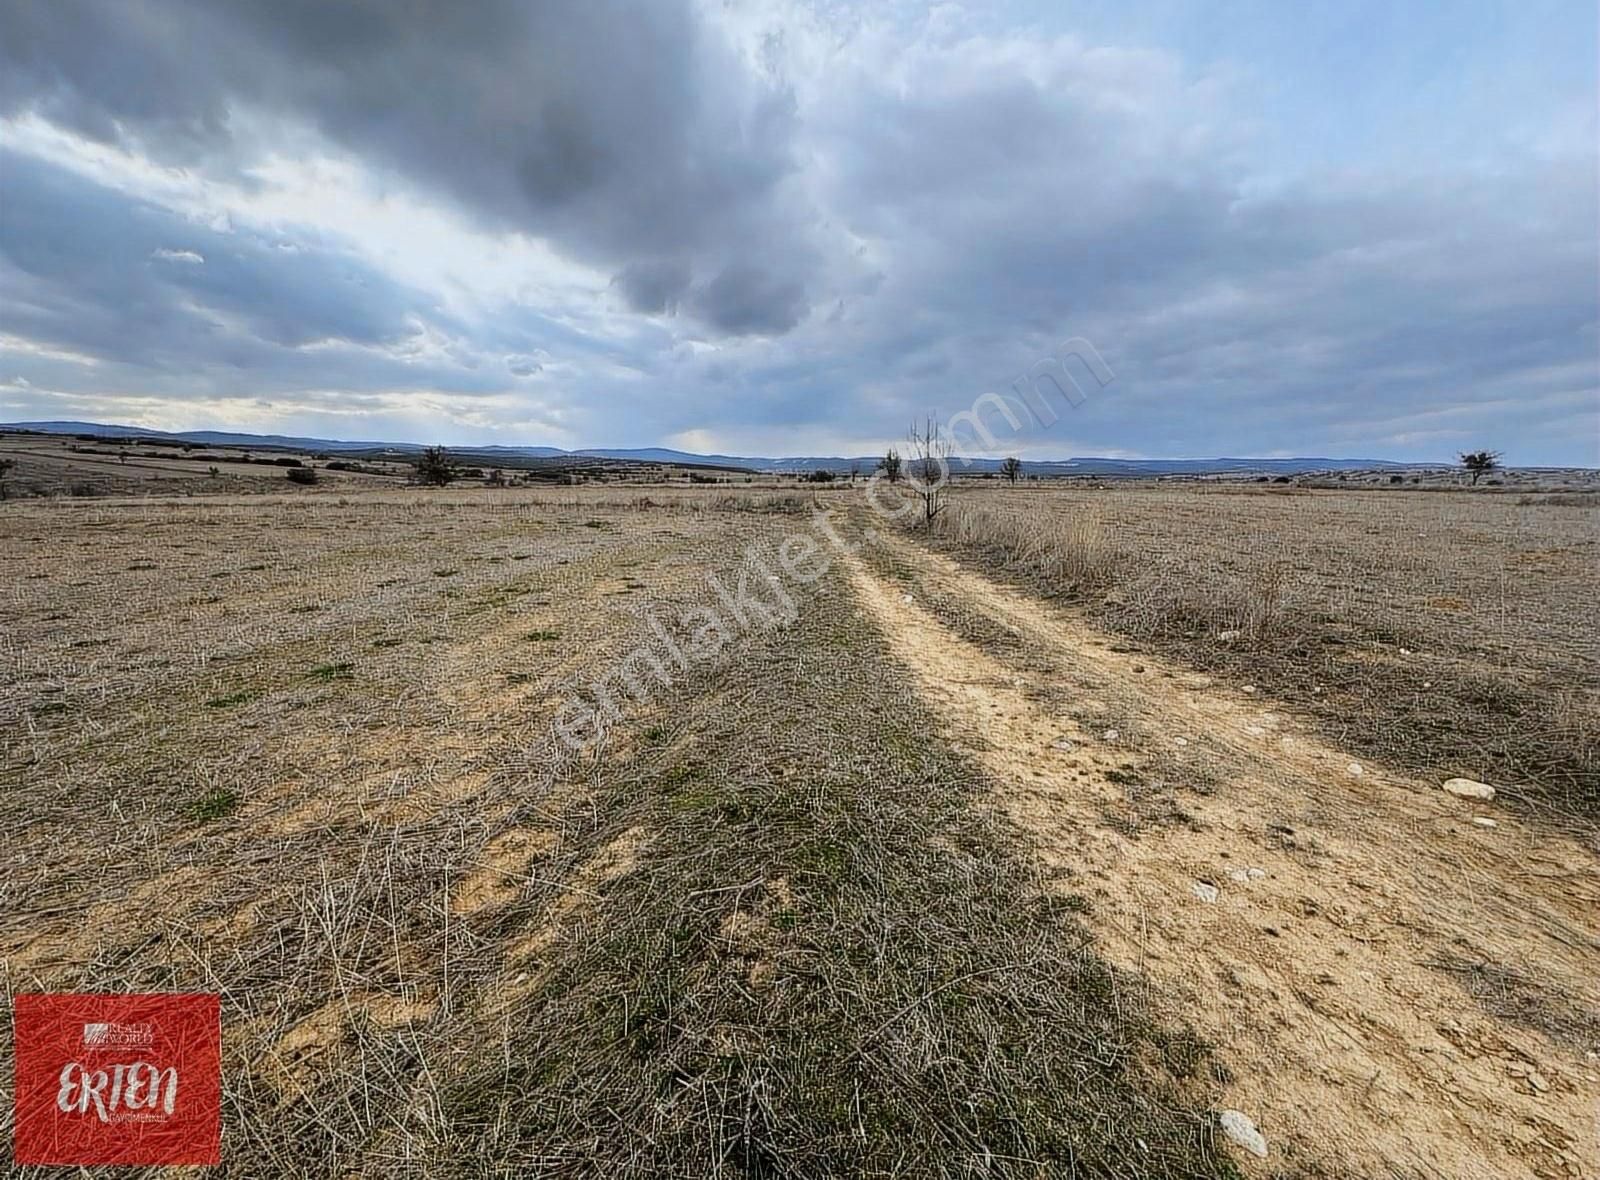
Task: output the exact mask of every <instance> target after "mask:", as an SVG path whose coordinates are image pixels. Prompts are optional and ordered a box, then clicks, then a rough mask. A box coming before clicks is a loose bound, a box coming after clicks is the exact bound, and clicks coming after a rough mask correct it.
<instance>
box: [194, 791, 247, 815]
mask: <svg viewBox="0 0 1600 1180" xmlns="http://www.w3.org/2000/svg"><path fill="white" fill-rule="evenodd" d="M238 806H239V796H238V795H236V794H234V792H233V791H231V790H229V789H228V788H227V787H213V788H212V789H211V790H209V791H207V792H206V793H205V794H204V795H201V796H200V798H198V799H196V800H195V801H194V802H193V803H191V804H189V808H188V814H189V818H190V819H192V820H195V821H196V822H198V823H203V824H204V823H210V822H211V821H212V820H218V819H221V818H222V817H223V816H225V815H228V814H230V813H231V812H232V811H233V810H234V808H236V807H238Z"/></svg>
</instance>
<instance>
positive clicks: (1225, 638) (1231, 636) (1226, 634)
mask: <svg viewBox="0 0 1600 1180" xmlns="http://www.w3.org/2000/svg"><path fill="white" fill-rule="evenodd" d="M1242 634H1244V632H1242V631H1218V632H1217V638H1218V639H1220V640H1221V641H1222V642H1223V643H1232V642H1233V641H1234V640H1235V639H1237V638H1239V636H1240V635H1242Z"/></svg>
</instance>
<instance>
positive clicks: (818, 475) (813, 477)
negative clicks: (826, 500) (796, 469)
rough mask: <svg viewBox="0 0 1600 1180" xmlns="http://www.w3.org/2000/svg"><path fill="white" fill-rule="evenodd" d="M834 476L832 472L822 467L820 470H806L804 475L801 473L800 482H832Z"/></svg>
mask: <svg viewBox="0 0 1600 1180" xmlns="http://www.w3.org/2000/svg"><path fill="white" fill-rule="evenodd" d="M834 478H835V477H834V474H833V472H831V471H829V470H827V469H826V468H823V469H822V470H820V471H810V472H807V473H806V474H805V475H802V476H801V477H800V482H802V483H832V482H833V481H834Z"/></svg>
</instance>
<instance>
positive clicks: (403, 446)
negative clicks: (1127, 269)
mask: <svg viewBox="0 0 1600 1180" xmlns="http://www.w3.org/2000/svg"><path fill="white" fill-rule="evenodd" d="M0 429H3V430H32V431H37V432H39V433H41V434H87V435H95V436H97V437H105V438H148V439H151V440H156V439H160V440H164V441H168V442H190V443H198V444H200V445H202V446H213V447H250V448H254V449H258V450H268V449H273V448H282V449H285V450H295V451H321V452H327V453H335V452H337V453H340V454H356V453H361V454H366V455H371V454H374V453H383V452H388V453H390V454H415V453H416V452H418V451H421V450H422V449H423V446H422V444H420V443H405V442H374V441H369V442H355V441H349V440H341V439H331V438H300V437H297V436H293V435H283V434H241V433H237V432H234V431H225V430H184V431H166V430H149V429H146V428H144V427H142V426H116V425H107V424H105V423H100V422H4V423H0ZM450 450H451V453H452V454H455V455H456V456H458V457H460V458H471V459H472V460H473V461H474V462H478V463H492V462H494V460H495V459H496V458H503V459H504V460H505V461H506V462H507V465H508V466H511V465H513V461H514V460H516V459H523V460H529V459H532V460H540V459H543V460H560V459H575V458H582V459H611V460H616V461H620V462H625V463H627V462H632V463H645V464H667V465H670V466H674V467H715V468H725V469H726V468H732V469H735V470H740V471H754V472H762V473H768V474H778V473H790V472H793V473H799V472H807V471H819V470H831V471H837V472H839V473H840V474H843V473H845V472H847V471H849V470H850V468H851V467H852V466H854V467H857V468H858V469H859V470H860V471H862V472H863V473H865V472H868V471H871V470H873V468H874V467H876V465H877V462H878V456H877V455H858V456H855V457H853V458H851V457H845V456H838V455H803V456H787V457H783V458H764V457H760V456H751V455H697V454H693V453H691V452H688V451H674V450H670V449H668V448H665V447H639V448H607V447H590V448H585V449H583V450H576V451H564V450H562V449H560V448H559V447H503V446H460V447H451V448H450ZM1024 466H1025V468H1026V470H1027V472H1028V474H1030V475H1053V476H1064V475H1080V476H1099V477H1104V478H1117V477H1121V478H1141V477H1142V478H1150V477H1152V476H1160V475H1209V474H1224V473H1228V472H1251V473H1260V474H1267V475H1295V474H1299V473H1301V472H1308V471H1362V470H1373V469H1377V468H1393V469H1396V470H1404V469H1407V468H1414V467H1415V468H1420V467H1430V466H1433V467H1437V466H1440V464H1424V463H1397V462H1394V461H1393V460H1388V459H1325V458H1310V457H1307V458H1294V459H1248V458H1244V459H1230V458H1218V459H1107V458H1100V457H1095V456H1086V457H1083V458H1073V459H1028V460H1025V461H1024ZM999 468H1000V460H999V459H977V458H974V459H972V460H971V461H970V463H968V464H966V465H964V466H960V467H958V470H959V471H965V472H976V473H983V472H991V471H998V470H999Z"/></svg>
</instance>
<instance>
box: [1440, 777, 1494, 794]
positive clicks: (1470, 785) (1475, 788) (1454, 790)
mask: <svg viewBox="0 0 1600 1180" xmlns="http://www.w3.org/2000/svg"><path fill="white" fill-rule="evenodd" d="M1444 789H1445V790H1446V791H1449V792H1450V793H1451V794H1452V795H1459V796H1460V797H1461V798H1463V799H1493V798H1494V788H1493V787H1491V786H1490V785H1489V784H1488V783H1480V782H1478V780H1477V779H1470V778H1452V779H1446V780H1445V784H1444Z"/></svg>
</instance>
